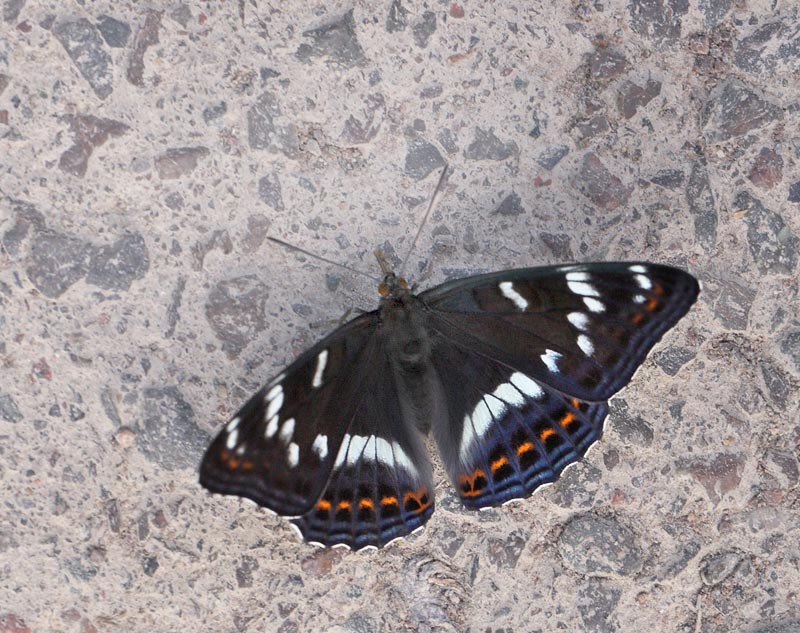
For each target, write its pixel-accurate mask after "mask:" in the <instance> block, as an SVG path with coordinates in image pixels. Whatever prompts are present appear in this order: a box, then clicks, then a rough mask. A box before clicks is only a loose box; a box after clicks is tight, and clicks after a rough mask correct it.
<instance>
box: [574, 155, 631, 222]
mask: <svg viewBox="0 0 800 633" xmlns="http://www.w3.org/2000/svg"><path fill="white" fill-rule="evenodd" d="M574 184H575V185H576V186H577V188H578V190H579V191H580V192H581V193H582V194H583V195H584V196H586V197H587V198H589V199H590V200H591V201H592V203H593V204H595V205H597V206H598V207H600V208H601V209H603V210H605V211H613V210H614V209H616V208H617V207H619V206H620V205H622V204H625V203H626V202H627V201H628V198H629V197H630V195H631V191H632V188H629V187H625V186H624V185H623V184H622V181H621V180H620V179H619V178H617V177H616V176H614V175H612V174H611V172H610V171H608V169H606V166H605V165H603V163H602V162H601V161H600V159H599V158H598V157H597V156H596V155H595V154H594V153H592V152H588V153H587V154H586V155H585V156H584V157H583V162H582V163H581V170H580V172H579V173H578V175H577V177H576V178H575V179H574Z"/></svg>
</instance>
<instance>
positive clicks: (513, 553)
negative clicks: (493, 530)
mask: <svg viewBox="0 0 800 633" xmlns="http://www.w3.org/2000/svg"><path fill="white" fill-rule="evenodd" d="M527 541H528V538H527V536H526V535H524V534H522V533H521V532H512V533H511V534H509V535H508V536H507V537H505V538H494V537H492V538H489V540H488V541H487V544H486V555H487V557H488V559H489V563H490V564H492V565H494V566H495V569H497V570H498V571H499V570H501V569H514V567H516V566H517V561H518V560H519V557H520V555H521V554H522V550H524V549H525V544H526V543H527Z"/></svg>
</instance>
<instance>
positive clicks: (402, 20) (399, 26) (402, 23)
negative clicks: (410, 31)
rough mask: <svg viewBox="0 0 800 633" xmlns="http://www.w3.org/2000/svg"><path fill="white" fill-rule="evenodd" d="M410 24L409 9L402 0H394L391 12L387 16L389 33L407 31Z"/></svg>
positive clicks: (390, 8)
mask: <svg viewBox="0 0 800 633" xmlns="http://www.w3.org/2000/svg"><path fill="white" fill-rule="evenodd" d="M406 26H408V9H406V8H405V7H403V3H402V2H401V0H392V4H391V6H390V7H389V14H388V15H387V16H386V30H387V31H388V32H389V33H396V32H398V31H405V30H406Z"/></svg>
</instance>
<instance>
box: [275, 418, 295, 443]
mask: <svg viewBox="0 0 800 633" xmlns="http://www.w3.org/2000/svg"><path fill="white" fill-rule="evenodd" d="M292 435H294V418H289V419H288V420H286V422H284V423H283V425H282V426H281V432H280V433H279V434H278V437H279V438H280V439H281V441H282V442H283V443H284V444H288V443H289V440H291V439H292Z"/></svg>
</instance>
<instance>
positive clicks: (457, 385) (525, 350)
mask: <svg viewBox="0 0 800 633" xmlns="http://www.w3.org/2000/svg"><path fill="white" fill-rule="evenodd" d="M698 291H699V288H698V285H697V281H696V280H695V279H694V278H693V277H692V276H691V275H689V274H687V273H685V272H683V271H681V270H678V269H675V268H670V267H666V266H658V265H653V264H638V263H632V264H581V265H576V266H570V267H547V268H534V269H526V270H517V271H506V272H501V273H496V274H491V275H480V276H476V277H469V278H466V279H463V280H458V281H455V282H452V283H447V284H444V285H442V286H439V287H437V288H433V289H432V290H430V291H427V292H424V293H422V294H421V295H420V299H421V300H423V302H424V303H425V304H426V305H427V306H428V308H429V311H428V315H427V316H428V318H427V324H428V327H429V329H430V330H431V332H432V339H433V340H434V341H435V345H434V353H433V355H432V362H433V364H434V366H435V368H436V372H437V374H438V376H439V378H440V380H441V381H442V383H443V384H444V386H445V387H444V389H443V391H444V393H445V394H446V398H447V410H448V419H447V422H446V424H438V425H436V424H435V425H434V428H433V431H434V435H435V437H436V440H437V443H438V445H439V448H440V451H441V452H442V456H443V459H444V461H445V465H446V468H447V470H448V474H449V475H450V477H451V479H452V480H453V481H454V484H455V485H456V487H457V489H458V492H459V494H460V496H461V499H462V502H463V503H464V505H466V506H467V507H472V508H480V507H484V506H491V505H497V504H500V503H503V502H505V501H509V500H511V499H516V498H519V497H525V496H528V495H529V494H531V493H532V492H533V490H535V489H536V488H537V487H538V486H540V485H542V484H544V483H548V482H552V481H555V480H556V479H557V478H558V476H559V475H560V474H561V472H562V471H563V470H564V468H565V467H566V466H568V465H569V464H571V463H573V462H575V461H577V460H579V459H580V458H581V457H582V456H583V455H584V453H585V452H586V450H587V449H588V448H589V446H591V445H592V444H593V443H594V442H596V441H597V440H598V439H599V438H600V436H601V434H602V430H603V420H604V419H605V417H606V414H607V413H608V405H607V402H606V400H607V399H608V398H609V397H610V396H611V395H612V394H613V393H615V392H616V391H618V390H619V389H620V388H622V387H623V386H624V385H625V384H626V383H627V382H628V381H629V380H630V378H631V376H632V375H633V372H634V371H635V370H636V368H637V367H638V366H639V365H640V364H641V363H642V361H643V360H644V358H645V357H646V356H647V353H648V352H649V350H650V349H651V348H652V347H653V345H654V344H655V343H656V342H657V341H658V340H659V339H660V338H661V336H662V335H663V334H664V332H666V331H667V330H668V329H669V328H670V327H672V326H673V325H674V324H675V323H676V322H677V321H678V320H679V319H680V318H681V317H682V316H683V315H684V314H685V313H686V312H687V311H688V309H689V308H690V307H691V305H692V303H694V301H695V299H696V297H697V293H698Z"/></svg>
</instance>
